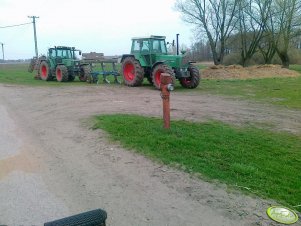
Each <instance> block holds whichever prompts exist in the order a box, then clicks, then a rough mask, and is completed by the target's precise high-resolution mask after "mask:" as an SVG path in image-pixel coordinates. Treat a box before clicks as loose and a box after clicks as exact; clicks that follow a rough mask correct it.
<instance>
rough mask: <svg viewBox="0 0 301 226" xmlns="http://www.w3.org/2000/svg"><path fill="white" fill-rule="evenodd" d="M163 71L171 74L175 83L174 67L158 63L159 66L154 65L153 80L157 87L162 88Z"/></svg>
mask: <svg viewBox="0 0 301 226" xmlns="http://www.w3.org/2000/svg"><path fill="white" fill-rule="evenodd" d="M161 73H167V74H170V76H171V77H172V81H173V82H172V83H174V78H175V73H174V72H173V70H172V68H170V67H169V66H168V65H166V64H158V65H157V66H155V67H154V69H153V72H152V82H153V85H154V86H155V87H156V89H160V84H161Z"/></svg>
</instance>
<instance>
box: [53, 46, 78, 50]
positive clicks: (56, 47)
mask: <svg viewBox="0 0 301 226" xmlns="http://www.w3.org/2000/svg"><path fill="white" fill-rule="evenodd" d="M54 48H55V49H75V48H74V47H69V46H55V47H54Z"/></svg>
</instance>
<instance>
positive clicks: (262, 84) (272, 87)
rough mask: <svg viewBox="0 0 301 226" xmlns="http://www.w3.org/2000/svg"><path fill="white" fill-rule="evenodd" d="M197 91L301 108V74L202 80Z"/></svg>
mask: <svg viewBox="0 0 301 226" xmlns="http://www.w3.org/2000/svg"><path fill="white" fill-rule="evenodd" d="M197 91H199V92H201V93H202V92H206V93H212V94H218V95H226V96H236V97H241V98H243V99H250V100H256V101H261V102H265V103H269V104H275V105H281V106H285V107H288V108H297V109H301V76H300V77H295V78H262V79H248V80H238V79H237V80H202V82H201V84H200V86H199V87H198V89H197Z"/></svg>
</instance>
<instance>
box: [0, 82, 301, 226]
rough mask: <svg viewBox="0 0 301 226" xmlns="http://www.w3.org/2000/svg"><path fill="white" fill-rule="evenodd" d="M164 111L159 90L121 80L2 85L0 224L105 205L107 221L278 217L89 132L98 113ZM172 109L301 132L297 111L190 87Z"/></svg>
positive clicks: (251, 221) (183, 115) (250, 221)
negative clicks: (79, 84)
mask: <svg viewBox="0 0 301 226" xmlns="http://www.w3.org/2000/svg"><path fill="white" fill-rule="evenodd" d="M117 112H119V113H120V112H121V113H135V114H143V115H154V116H160V115H161V99H160V96H159V92H158V91H155V90H152V89H151V88H150V87H142V88H128V87H124V86H121V87H119V86H113V85H112V86H85V87H71V86H70V87H59V88H53V87H24V86H12V85H0V115H1V118H0V126H1V132H0V142H1V143H0V144H1V145H0V225H1V224H7V225H20V224H22V225H41V224H43V223H44V222H47V221H51V220H55V219H58V218H62V217H66V216H70V215H73V214H77V213H80V212H84V211H88V210H92V209H95V208H103V209H105V210H106V211H107V212H108V220H107V224H108V225H141V226H142V225H172V226H174V225H181V226H183V225H209V226H210V225H217V226H221V225H277V224H275V223H273V222H272V221H271V220H269V219H268V217H267V216H266V214H265V210H266V208H267V207H268V206H269V205H270V204H271V203H273V201H269V200H261V199H259V198H255V197H254V198H251V197H247V196H245V195H242V194H241V193H239V192H236V191H229V190H228V189H227V187H226V186H225V185H221V184H210V183H207V182H204V181H201V180H198V179H194V178H192V177H191V176H189V175H187V174H185V173H182V172H179V171H177V170H174V169H170V168H168V167H165V166H161V165H158V164H156V163H153V162H151V161H150V160H148V159H146V158H144V157H142V156H140V155H138V154H135V153H133V152H131V151H127V150H124V149H123V148H121V147H120V146H118V145H116V144H112V143H111V142H109V141H108V139H107V136H106V134H105V133H104V132H102V131H93V130H91V129H89V128H90V125H89V120H88V119H89V117H91V116H93V115H96V114H104V113H117ZM172 117H173V118H179V119H186V120H195V121H204V120H208V119H216V120H222V121H225V122H229V123H234V124H238V125H239V124H253V125H255V126H261V127H268V128H269V129H273V130H285V131H290V132H292V133H295V134H301V119H300V118H301V117H300V112H299V111H293V110H282V109H280V108H277V107H271V106H265V105H262V104H255V103H248V102H243V101H240V100H235V99H226V98H222V97H216V96H211V95H201V96H200V95H199V94H198V95H197V94H196V93H194V92H189V93H180V92H174V93H173V94H172Z"/></svg>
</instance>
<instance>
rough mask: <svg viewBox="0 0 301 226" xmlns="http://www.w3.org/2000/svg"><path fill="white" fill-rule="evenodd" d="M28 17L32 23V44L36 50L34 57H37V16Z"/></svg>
mask: <svg viewBox="0 0 301 226" xmlns="http://www.w3.org/2000/svg"><path fill="white" fill-rule="evenodd" d="M28 18H32V23H33V33H34V45H35V50H36V57H38V55H39V54H38V42H37V32H36V18H39V17H38V16H28Z"/></svg>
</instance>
